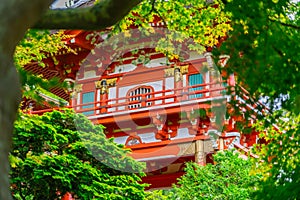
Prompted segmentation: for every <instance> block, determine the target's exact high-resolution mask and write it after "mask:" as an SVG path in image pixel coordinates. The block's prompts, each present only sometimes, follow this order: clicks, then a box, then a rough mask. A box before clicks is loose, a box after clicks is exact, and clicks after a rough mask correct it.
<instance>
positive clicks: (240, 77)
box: [213, 0, 300, 112]
mask: <svg viewBox="0 0 300 200" xmlns="http://www.w3.org/2000/svg"><path fill="white" fill-rule="evenodd" d="M223 2H224V10H223V11H224V12H229V13H230V16H231V17H230V22H231V25H232V28H233V31H231V32H229V34H228V38H227V39H226V41H224V42H223V43H222V45H221V47H220V48H217V49H215V50H214V51H213V53H214V54H215V56H216V57H215V58H216V59H218V56H219V55H222V54H223V55H224V54H225V55H229V56H230V60H229V61H228V63H227V65H226V67H225V68H224V70H225V71H227V74H228V75H229V74H232V73H234V74H236V78H237V83H238V84H239V85H240V86H243V87H245V88H246V90H248V91H249V93H250V95H251V97H252V102H250V101H251V100H247V103H249V104H250V105H253V101H254V102H257V101H258V100H261V98H262V97H266V99H265V104H267V105H268V107H269V108H270V110H273V109H278V108H280V107H284V108H286V109H288V110H291V111H293V112H299V111H300V110H299V108H300V107H299V90H300V84H299V78H300V73H299V66H300V62H299V57H300V46H299V45H298V41H299V40H300V34H299V29H300V18H299V16H300V2H299V1H290V0H279V1H276V0H273V1H271V0H270V1H251V2H249V1H247V0H239V1H237V0H228V1H226V0H223ZM239 91H240V90H239V89H237V94H241V93H238V92H239Z"/></svg>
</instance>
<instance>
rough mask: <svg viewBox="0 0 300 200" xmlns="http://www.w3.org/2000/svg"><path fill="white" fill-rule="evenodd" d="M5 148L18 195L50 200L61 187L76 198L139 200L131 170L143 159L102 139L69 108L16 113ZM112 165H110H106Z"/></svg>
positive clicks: (140, 191) (100, 130)
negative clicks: (8, 149)
mask: <svg viewBox="0 0 300 200" xmlns="http://www.w3.org/2000/svg"><path fill="white" fill-rule="evenodd" d="M13 140H14V143H13V149H12V150H11V154H10V160H11V168H12V170H11V173H10V176H11V183H12V192H13V193H14V196H15V197H16V198H17V197H19V199H55V198H58V197H59V196H60V195H63V194H65V193H66V192H73V193H75V194H76V195H77V196H78V197H79V198H80V199H92V198H102V199H143V198H144V185H143V184H140V183H138V182H139V181H140V178H139V176H138V175H135V174H133V173H132V172H133V171H134V172H141V171H142V169H143V168H144V166H143V164H141V163H138V162H136V161H135V160H134V159H132V158H131V157H129V156H127V153H128V150H126V149H123V147H121V146H118V145H117V144H115V143H114V142H113V141H112V140H107V139H106V138H105V135H104V133H103V127H102V126H100V125H99V126H94V125H93V124H92V123H91V122H90V121H89V120H88V119H87V118H86V117H85V116H83V115H78V114H75V113H74V111H72V110H68V109H65V110H62V111H61V112H60V111H53V112H48V113H45V114H43V115H41V116H39V115H26V114H21V115H20V117H19V119H18V120H17V121H16V123H15V133H14V138H13ZM111 166H114V168H111Z"/></svg>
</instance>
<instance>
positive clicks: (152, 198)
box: [146, 190, 173, 200]
mask: <svg viewBox="0 0 300 200" xmlns="http://www.w3.org/2000/svg"><path fill="white" fill-rule="evenodd" d="M146 195H147V196H146V200H167V199H172V198H173V191H172V190H153V191H148V192H146Z"/></svg>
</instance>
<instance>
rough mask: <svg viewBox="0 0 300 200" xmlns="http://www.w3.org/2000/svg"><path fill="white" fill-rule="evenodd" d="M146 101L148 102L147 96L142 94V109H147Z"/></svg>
mask: <svg viewBox="0 0 300 200" xmlns="http://www.w3.org/2000/svg"><path fill="white" fill-rule="evenodd" d="M146 101H147V98H146V94H145V93H142V95H141V107H142V108H144V107H146Z"/></svg>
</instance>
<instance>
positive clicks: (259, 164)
mask: <svg viewBox="0 0 300 200" xmlns="http://www.w3.org/2000/svg"><path fill="white" fill-rule="evenodd" d="M275 114H276V115H275ZM275 114H274V115H275V117H276V119H277V120H276V124H274V123H271V120H272V118H274V116H269V117H267V118H265V119H264V120H263V121H260V122H258V123H257V124H256V129H257V130H259V131H260V132H261V134H260V140H261V141H265V143H266V144H261V145H257V146H256V153H257V154H258V155H259V161H256V162H255V163H254V166H255V172H256V173H259V174H261V173H262V174H263V175H264V176H263V178H262V180H261V181H260V187H259V190H258V192H257V199H299V197H300V187H299V186H300V173H299V172H300V152H299V150H300V148H299V144H300V115H297V114H294V113H292V112H287V111H285V112H282V111H280V112H276V113H275Z"/></svg>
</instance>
